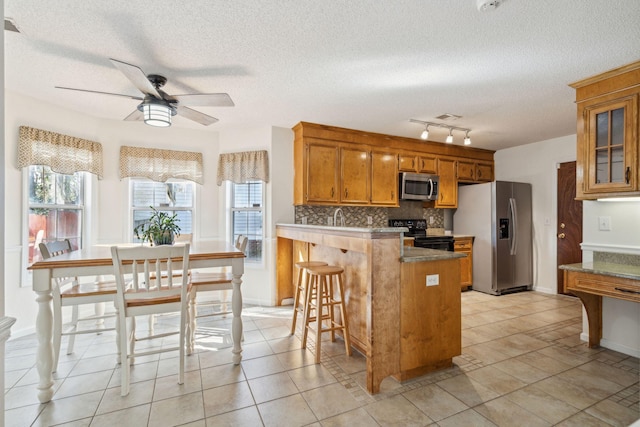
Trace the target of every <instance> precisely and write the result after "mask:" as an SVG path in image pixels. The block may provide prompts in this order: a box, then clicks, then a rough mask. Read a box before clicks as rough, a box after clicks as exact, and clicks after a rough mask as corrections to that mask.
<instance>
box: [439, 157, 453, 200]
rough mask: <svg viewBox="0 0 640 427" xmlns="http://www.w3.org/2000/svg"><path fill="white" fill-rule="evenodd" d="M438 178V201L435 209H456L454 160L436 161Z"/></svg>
mask: <svg viewBox="0 0 640 427" xmlns="http://www.w3.org/2000/svg"><path fill="white" fill-rule="evenodd" d="M438 176H439V177H440V188H439V189H438V192H439V193H440V194H438V199H437V200H436V203H435V207H436V208H457V207H458V180H457V178H456V160H455V159H443V158H439V159H438Z"/></svg>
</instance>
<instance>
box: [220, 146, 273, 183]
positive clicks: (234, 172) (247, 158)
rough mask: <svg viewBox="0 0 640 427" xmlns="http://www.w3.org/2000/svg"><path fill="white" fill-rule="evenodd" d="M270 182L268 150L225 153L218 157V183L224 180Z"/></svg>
mask: <svg viewBox="0 0 640 427" xmlns="http://www.w3.org/2000/svg"><path fill="white" fill-rule="evenodd" d="M256 180H257V181H263V182H269V156H268V153H267V151H266V150H261V151H243V152H240V153H224V154H220V157H219V158H218V185H222V181H231V182H233V183H236V184H243V183H246V182H248V181H256Z"/></svg>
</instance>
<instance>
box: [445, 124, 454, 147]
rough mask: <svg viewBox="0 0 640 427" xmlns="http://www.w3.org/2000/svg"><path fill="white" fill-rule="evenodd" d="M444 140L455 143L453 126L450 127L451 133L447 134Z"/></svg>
mask: <svg viewBox="0 0 640 427" xmlns="http://www.w3.org/2000/svg"><path fill="white" fill-rule="evenodd" d="M444 142H446V143H447V144H452V143H453V128H449V135H447V139H446V140H445V141H444Z"/></svg>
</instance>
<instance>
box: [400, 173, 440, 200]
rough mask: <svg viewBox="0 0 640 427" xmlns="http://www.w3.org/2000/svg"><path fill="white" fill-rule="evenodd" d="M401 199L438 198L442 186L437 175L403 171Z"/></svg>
mask: <svg viewBox="0 0 640 427" xmlns="http://www.w3.org/2000/svg"><path fill="white" fill-rule="evenodd" d="M399 182H400V191H399V194H400V199H401V200H436V199H437V198H438V189H439V187H440V178H438V176H437V175H429V174H425V173H410V172H403V173H401V174H400V179H399Z"/></svg>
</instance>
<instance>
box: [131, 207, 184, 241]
mask: <svg viewBox="0 0 640 427" xmlns="http://www.w3.org/2000/svg"><path fill="white" fill-rule="evenodd" d="M149 207H150V208H151V210H152V211H153V212H152V213H151V216H150V217H149V219H148V220H146V221H145V222H143V223H142V224H139V225H138V226H136V228H134V229H133V232H134V233H135V235H136V237H137V238H138V239H141V240H142V243H144V242H145V241H149V242H150V243H151V244H152V245H155V246H160V245H173V242H174V240H175V238H176V235H178V236H179V235H180V226H179V225H178V224H177V222H178V221H180V220H179V219H178V217H177V216H178V214H173V215H170V214H168V213H167V212H161V211H158V210H156V209H155V208H154V207H153V206H149Z"/></svg>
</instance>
